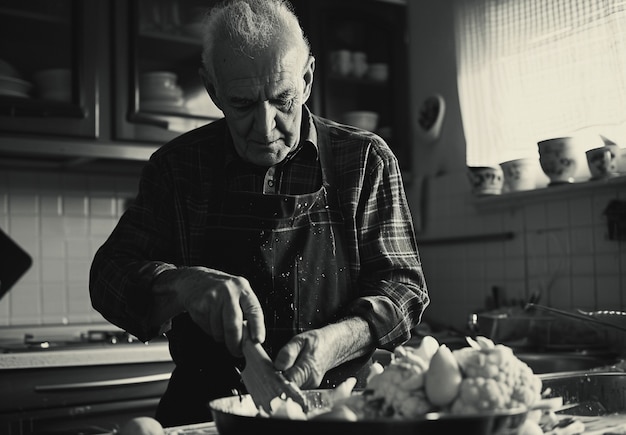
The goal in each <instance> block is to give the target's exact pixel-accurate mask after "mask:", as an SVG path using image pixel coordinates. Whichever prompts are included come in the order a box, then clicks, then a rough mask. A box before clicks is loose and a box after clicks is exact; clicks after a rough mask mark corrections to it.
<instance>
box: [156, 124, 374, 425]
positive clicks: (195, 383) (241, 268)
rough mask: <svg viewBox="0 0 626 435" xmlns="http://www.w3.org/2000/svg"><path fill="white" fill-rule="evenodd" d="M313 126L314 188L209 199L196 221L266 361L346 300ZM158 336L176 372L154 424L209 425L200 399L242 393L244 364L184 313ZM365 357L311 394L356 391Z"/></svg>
mask: <svg viewBox="0 0 626 435" xmlns="http://www.w3.org/2000/svg"><path fill="white" fill-rule="evenodd" d="M318 128H321V129H322V131H319V133H320V134H319V135H318V137H319V143H318V146H319V156H320V162H321V170H322V180H323V182H322V186H321V188H320V189H319V190H318V191H316V192H313V193H309V194H305V195H264V194H258V193H249V192H228V193H222V194H218V196H219V198H218V200H217V201H216V203H215V204H214V206H213V207H211V208H210V209H211V211H210V213H209V215H208V217H207V221H206V238H205V240H204V244H203V246H204V247H206V249H205V250H204V251H205V252H203V253H202V255H201V257H202V259H203V261H202V264H203V265H206V266H207V267H211V268H215V269H218V270H222V271H224V272H227V273H230V274H233V275H240V276H244V277H245V278H246V279H248V281H249V282H250V285H251V287H252V289H253V290H254V292H255V293H256V295H257V297H258V298H259V301H260V303H261V306H262V307H263V313H264V316H265V325H266V329H267V338H266V341H265V343H264V347H265V349H266V350H267V352H268V354H269V355H270V357H271V358H272V359H273V358H274V357H275V356H276V353H277V352H278V350H279V349H280V348H281V347H282V346H283V345H284V344H285V343H287V341H288V340H289V339H290V338H291V337H293V336H294V335H296V334H298V333H300V332H303V331H306V330H309V329H315V328H319V327H321V326H323V325H326V324H328V323H330V322H333V321H336V320H339V319H340V316H341V315H342V314H343V313H344V308H345V307H346V304H347V303H348V302H349V301H350V300H352V299H354V298H355V297H356V294H355V292H354V291H353V289H352V286H351V283H350V276H349V268H348V262H347V257H346V256H347V250H346V244H345V242H344V236H343V230H344V228H343V225H344V224H343V217H342V214H341V211H340V208H339V203H338V197H337V190H336V186H335V185H334V174H333V173H332V169H331V168H332V167H333V166H332V162H333V160H332V153H331V149H330V144H329V143H328V142H327V140H328V134H327V133H326V132H325V131H323V129H325V126H318ZM220 179H224V178H223V177H221V178H220ZM220 191H221V192H225V190H224V189H220ZM168 338H169V341H170V351H171V354H172V358H173V360H174V362H175V363H176V368H175V370H174V372H173V374H172V378H171V380H170V382H169V385H168V389H167V391H166V393H165V394H164V395H163V397H162V399H161V402H160V404H159V409H158V410H157V419H158V420H159V421H161V424H163V425H164V426H174V425H181V424H191V423H195V422H201V421H210V420H212V416H211V414H210V411H209V409H208V407H207V403H208V402H209V401H210V400H212V399H214V398H218V397H224V396H230V395H233V390H238V391H244V392H245V388H244V386H243V384H242V383H241V379H240V377H239V375H238V373H237V371H236V370H235V367H238V368H239V369H242V368H243V367H244V361H243V360H242V359H238V358H234V357H233V356H232V355H230V353H229V352H228V351H227V349H226V346H225V345H224V344H223V343H217V342H216V341H214V340H213V339H212V338H211V337H209V336H208V335H206V334H205V333H204V332H202V330H201V329H200V328H199V327H198V326H197V325H196V324H195V323H194V322H193V321H192V320H191V318H190V317H189V315H188V314H186V313H184V314H181V315H179V316H177V317H175V318H174V319H173V321H172V329H171V330H170V332H169V333H168ZM368 359H369V358H367V357H365V358H359V359H357V360H353V361H350V362H348V363H345V364H342V365H341V366H339V367H336V368H335V369H333V370H331V371H329V372H328V373H327V374H326V376H325V378H324V380H323V382H322V384H321V385H320V388H333V387H334V386H336V385H337V384H338V383H340V382H342V381H343V380H345V379H346V378H347V377H349V376H356V377H357V378H358V379H359V384H358V385H359V386H363V385H364V382H365V377H366V375H367V364H366V363H367V362H368Z"/></svg>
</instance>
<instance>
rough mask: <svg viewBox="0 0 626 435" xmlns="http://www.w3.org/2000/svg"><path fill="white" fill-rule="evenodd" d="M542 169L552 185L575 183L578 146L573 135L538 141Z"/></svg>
mask: <svg viewBox="0 0 626 435" xmlns="http://www.w3.org/2000/svg"><path fill="white" fill-rule="evenodd" d="M537 146H538V149H539V163H540V164H541V169H542V170H543V172H544V173H545V174H546V175H547V176H548V178H549V179H550V184H549V185H551V186H553V185H558V184H565V183H573V182H574V175H575V174H576V171H577V165H578V160H579V159H578V156H577V153H578V151H577V147H576V144H575V142H574V138H573V137H558V138H552V139H545V140H542V141H540V142H537Z"/></svg>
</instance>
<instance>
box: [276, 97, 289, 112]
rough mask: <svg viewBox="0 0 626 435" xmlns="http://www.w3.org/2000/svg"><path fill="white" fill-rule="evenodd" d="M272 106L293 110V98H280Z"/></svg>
mask: <svg viewBox="0 0 626 435" xmlns="http://www.w3.org/2000/svg"><path fill="white" fill-rule="evenodd" d="M272 104H274V105H275V106H276V107H279V108H280V109H283V110H285V109H289V108H291V106H293V98H279V99H276V100H273V101H272Z"/></svg>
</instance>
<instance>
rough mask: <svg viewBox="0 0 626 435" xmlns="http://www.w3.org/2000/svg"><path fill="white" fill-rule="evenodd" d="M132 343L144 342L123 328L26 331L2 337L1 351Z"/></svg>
mask: <svg viewBox="0 0 626 435" xmlns="http://www.w3.org/2000/svg"><path fill="white" fill-rule="evenodd" d="M131 344H132V345H135V344H143V343H142V342H141V341H139V340H138V339H137V338H136V337H134V336H132V335H131V334H129V333H127V332H124V331H121V330H98V329H94V330H91V329H88V330H86V331H84V332H80V333H70V332H67V333H56V334H46V333H45V332H44V333H42V332H39V333H24V335H23V337H20V338H16V337H8V338H2V337H0V353H16V352H45V351H51V350H65V349H67V350H70V349H84V348H97V347H107V346H112V345H115V346H124V345H131Z"/></svg>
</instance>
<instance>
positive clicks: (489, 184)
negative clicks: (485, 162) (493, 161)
mask: <svg viewBox="0 0 626 435" xmlns="http://www.w3.org/2000/svg"><path fill="white" fill-rule="evenodd" d="M467 177H468V179H469V182H470V188H471V190H472V193H473V194H474V195H476V196H483V195H499V194H500V193H502V186H503V184H504V175H503V173H502V168H501V167H500V166H468V167H467Z"/></svg>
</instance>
